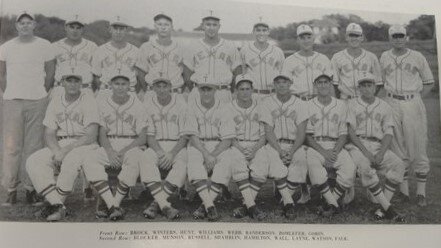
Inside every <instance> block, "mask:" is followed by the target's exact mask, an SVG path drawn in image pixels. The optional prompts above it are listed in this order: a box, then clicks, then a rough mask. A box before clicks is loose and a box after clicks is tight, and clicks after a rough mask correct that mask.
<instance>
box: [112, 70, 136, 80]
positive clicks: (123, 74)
mask: <svg viewBox="0 0 441 248" xmlns="http://www.w3.org/2000/svg"><path fill="white" fill-rule="evenodd" d="M131 76H132V73H130V72H129V71H127V70H121V69H117V70H114V71H112V72H111V73H110V77H109V78H110V81H112V80H115V79H117V78H124V79H126V80H128V81H130V78H131Z"/></svg>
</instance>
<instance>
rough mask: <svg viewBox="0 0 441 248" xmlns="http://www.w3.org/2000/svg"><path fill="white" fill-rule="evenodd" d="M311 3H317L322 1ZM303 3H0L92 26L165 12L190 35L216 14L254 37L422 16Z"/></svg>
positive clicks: (12, 10) (11, 10)
mask: <svg viewBox="0 0 441 248" xmlns="http://www.w3.org/2000/svg"><path fill="white" fill-rule="evenodd" d="M310 1H312V2H317V0H310ZM321 1H322V3H323V2H326V1H324V0H321ZM384 1H386V2H387V0H384ZM300 2H301V1H300ZM300 2H295V1H292V0H0V4H1V5H0V6H1V7H0V8H1V9H0V14H1V15H14V14H17V13H20V12H22V11H24V10H26V11H28V12H31V13H41V14H44V15H45V16H57V17H59V18H61V19H65V18H66V17H67V16H69V15H72V14H79V15H81V16H82V17H83V18H84V19H85V20H86V21H87V22H92V21H94V20H98V19H105V20H109V19H111V18H112V17H114V16H117V15H120V16H124V17H125V18H126V19H127V20H128V22H129V23H130V24H131V25H133V26H134V27H143V26H145V27H150V28H152V27H153V20H152V18H153V16H154V15H156V14H158V13H164V14H167V15H169V16H171V17H172V18H173V19H174V28H175V29H183V30H185V31H191V30H193V28H195V27H197V26H198V25H199V24H200V22H201V18H202V17H204V16H206V15H208V14H209V11H210V10H212V11H213V12H214V14H215V15H217V16H219V17H220V18H221V32H226V33H250V32H251V27H252V26H253V24H254V23H256V22H257V21H259V19H260V17H261V18H262V20H263V21H265V22H267V23H268V24H269V25H270V26H271V27H275V26H285V25H286V24H288V23H291V22H300V21H305V20H310V19H315V18H317V19H320V18H321V17H322V16H323V15H326V14H335V13H338V14H356V15H358V16H360V17H362V18H363V19H364V20H366V21H369V22H376V21H383V22H386V23H389V24H397V23H399V24H407V23H408V22H409V20H412V19H414V18H416V17H418V16H419V14H404V13H401V14H397V13H386V12H369V11H360V10H344V9H342V8H340V9H337V8H335V7H334V6H335V5H329V4H328V5H329V6H328V8H322V7H320V8H311V7H300V6H299V5H300V4H302V5H304V3H300ZM303 2H305V1H303ZM269 3H271V4H269ZM296 5H297V6H296ZM324 5H325V6H327V5H326V4H324ZM320 6H323V5H320ZM343 6H344V5H343ZM361 6H362V5H361ZM329 7H332V8H329Z"/></svg>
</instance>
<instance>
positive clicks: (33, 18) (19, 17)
mask: <svg viewBox="0 0 441 248" xmlns="http://www.w3.org/2000/svg"><path fill="white" fill-rule="evenodd" d="M25 16H27V17H29V18H31V19H32V20H33V21H34V20H35V17H34V16H33V15H31V14H28V13H23V14H21V15H19V16H17V18H16V19H15V22H18V21H20V19H21V18H23V17H25Z"/></svg>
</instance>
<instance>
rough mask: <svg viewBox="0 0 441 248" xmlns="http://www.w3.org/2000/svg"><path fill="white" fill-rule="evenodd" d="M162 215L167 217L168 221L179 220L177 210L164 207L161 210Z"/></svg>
mask: <svg viewBox="0 0 441 248" xmlns="http://www.w3.org/2000/svg"><path fill="white" fill-rule="evenodd" d="M161 211H162V214H163V215H164V216H165V217H167V219H169V220H175V219H179V218H180V217H181V216H180V214H179V210H177V209H176V208H173V207H171V206H170V207H164V208H162V210H161Z"/></svg>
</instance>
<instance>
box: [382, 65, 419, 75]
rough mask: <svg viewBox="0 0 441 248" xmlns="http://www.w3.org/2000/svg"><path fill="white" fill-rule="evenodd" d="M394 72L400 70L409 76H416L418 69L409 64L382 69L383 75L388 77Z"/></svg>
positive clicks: (388, 66)
mask: <svg viewBox="0 0 441 248" xmlns="http://www.w3.org/2000/svg"><path fill="white" fill-rule="evenodd" d="M396 70H402V71H406V72H408V73H410V74H413V75H416V74H417V73H418V67H416V66H415V65H412V64H411V63H400V64H395V65H393V64H388V65H387V66H386V67H385V68H383V71H384V73H385V74H386V76H388V75H390V74H391V73H393V72H395V71H396Z"/></svg>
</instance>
